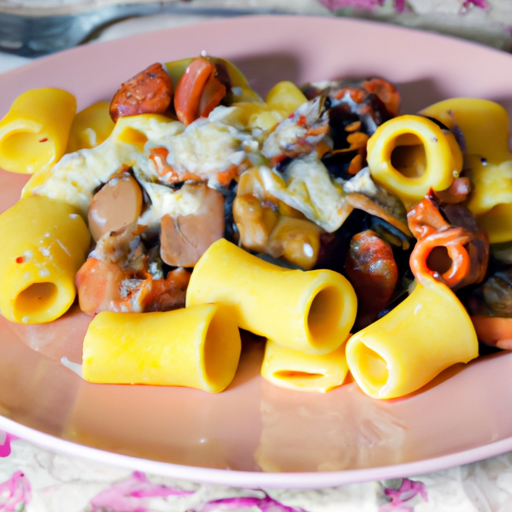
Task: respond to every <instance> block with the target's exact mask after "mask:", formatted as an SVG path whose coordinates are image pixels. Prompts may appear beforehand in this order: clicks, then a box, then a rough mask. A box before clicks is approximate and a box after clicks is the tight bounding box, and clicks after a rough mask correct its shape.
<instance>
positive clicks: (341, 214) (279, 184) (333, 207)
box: [260, 154, 346, 232]
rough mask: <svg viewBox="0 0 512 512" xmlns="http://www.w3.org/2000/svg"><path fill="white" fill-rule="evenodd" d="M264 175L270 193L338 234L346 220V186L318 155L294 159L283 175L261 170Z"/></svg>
mask: <svg viewBox="0 0 512 512" xmlns="http://www.w3.org/2000/svg"><path fill="white" fill-rule="evenodd" d="M260 176H261V179H262V182H263V186H264V188H265V190H266V191H267V192H269V193H270V194H271V195H273V196H275V197H277V198H278V199H280V200H281V201H283V202H284V203H286V204H287V205H289V206H291V207H292V208H295V209H296V210H299V211H300V212H302V213H303V214H304V215H305V216H306V217H307V218H308V219H309V220H311V221H313V222H316V223H317V224H318V225H319V226H321V227H322V228H323V229H325V230H326V231H329V232H332V231H335V230H336V229H338V228H339V227H340V226H341V224H342V223H343V222H344V220H345V219H346V212H345V209H344V196H345V193H344V192H343V187H342V186H341V185H340V184H339V183H337V182H336V181H333V180H332V179H331V177H330V175H329V172H328V171H327V169H326V167H325V166H324V165H323V164H322V162H321V161H320V160H319V159H318V158H317V156H316V155H313V154H311V155H308V156H306V157H303V158H297V159H296V160H293V161H292V162H291V163H290V165H288V167H287V168H286V170H285V171H284V172H283V173H279V172H277V171H275V170H272V169H269V168H268V167H261V168H260Z"/></svg>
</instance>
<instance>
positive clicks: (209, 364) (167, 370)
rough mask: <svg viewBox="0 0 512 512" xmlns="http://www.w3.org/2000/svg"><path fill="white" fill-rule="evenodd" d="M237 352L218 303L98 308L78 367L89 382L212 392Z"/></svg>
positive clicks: (231, 370)
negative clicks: (129, 309) (138, 308)
mask: <svg viewBox="0 0 512 512" xmlns="http://www.w3.org/2000/svg"><path fill="white" fill-rule="evenodd" d="M240 351H241V341H240V332H239V331H238V327H237V325H236V323H235V322H234V319H233V318H232V317H231V316H230V315H229V312H228V311H227V310H226V309H225V308H223V307H218V306H216V305H211V304H207V305H201V306H197V307H192V308H184V309H177V310H174V311H166V312H153V313H113V312H110V311H104V312H101V313H99V314H98V315H96V316H95V317H94V319H93V320H92V322H91V323H90V324H89V328H88V330H87V334H86V335H85V339H84V346H83V364H82V372H83V376H84V378H85V379H86V380H88V381H90V382H101V383H110V384H152V385H160V386H187V387H192V388H198V389H202V390H204V391H209V392H211V393H218V392H220V391H222V390H224V389H225V388H226V387H227V386H228V385H229V384H230V383H231V381H232V380H233V378H234V376H235V373H236V369H237V366H238V361H239V358H240Z"/></svg>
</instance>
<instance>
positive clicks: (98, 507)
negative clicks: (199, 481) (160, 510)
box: [90, 471, 195, 512]
mask: <svg viewBox="0 0 512 512" xmlns="http://www.w3.org/2000/svg"><path fill="white" fill-rule="evenodd" d="M194 492H195V491H182V490H179V489H173V488H172V487H167V486H165V485H155V484H153V483H151V482H150V481H149V480H148V479H147V478H146V475H144V473H141V472H139V471H136V472H135V473H133V475H132V476H131V477H130V478H128V479H127V480H124V481H123V482H119V483H117V484H114V485H112V486H111V487H109V488H108V489H105V490H104V491H102V492H100V493H99V494H98V495H97V496H95V497H94V498H93V499H92V500H91V507H92V508H91V509H90V512H104V511H105V510H108V511H109V512H147V509H146V508H145V498H157V497H161V498H167V497H168V496H188V495H190V494H194Z"/></svg>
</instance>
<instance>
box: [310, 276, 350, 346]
mask: <svg viewBox="0 0 512 512" xmlns="http://www.w3.org/2000/svg"><path fill="white" fill-rule="evenodd" d="M344 298H345V297H344V293H343V290H342V289H340V287H338V286H327V287H325V288H323V289H320V291H319V292H318V293H317V294H316V295H315V296H314V297H313V300H312V302H311V306H310V307H309V312H308V316H307V324H308V330H309V333H310V343H311V345H312V346H313V347H315V348H320V349H321V348H323V347H325V346H326V345H327V346H328V345H329V344H330V341H329V340H330V339H331V338H332V333H333V332H337V331H338V330H339V323H340V317H342V316H343V308H344V306H345V304H344V302H345V301H344Z"/></svg>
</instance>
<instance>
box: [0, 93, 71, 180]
mask: <svg viewBox="0 0 512 512" xmlns="http://www.w3.org/2000/svg"><path fill="white" fill-rule="evenodd" d="M75 112H76V99H75V97H74V96H73V95H72V94H71V93H69V92H67V91H64V90H62V89H54V88H52V87H44V88H42V89H30V90H28V91H26V92H24V93H23V94H21V95H20V96H18V97H17V98H16V99H15V100H14V102H13V103H12V105H11V108H10V109H9V112H8V113H7V115H6V116H5V117H4V118H3V119H2V120H1V121H0V167H2V168H3V169H5V170H6V171H11V172H19V173H25V174H33V173H34V172H36V171H38V170H40V169H43V168H45V167H48V166H50V165H52V164H53V163H55V162H57V161H58V160H59V159H60V158H61V156H62V155H63V154H64V152H65V151H66V145H67V143H68V137H69V130H70V128H71V123H72V122H73V118H74V116H75Z"/></svg>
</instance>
